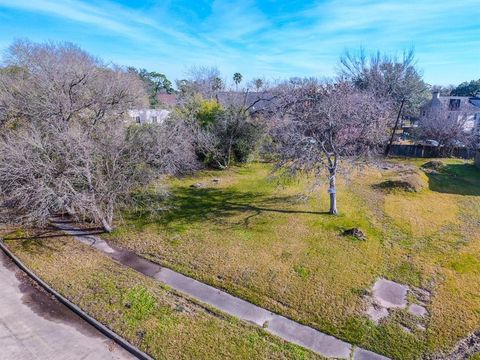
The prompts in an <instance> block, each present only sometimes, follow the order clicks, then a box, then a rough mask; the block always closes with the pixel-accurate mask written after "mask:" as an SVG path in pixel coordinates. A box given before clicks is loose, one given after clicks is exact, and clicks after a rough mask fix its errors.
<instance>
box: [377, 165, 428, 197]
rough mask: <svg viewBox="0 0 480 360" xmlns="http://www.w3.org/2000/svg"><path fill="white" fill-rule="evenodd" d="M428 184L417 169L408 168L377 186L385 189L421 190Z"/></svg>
mask: <svg viewBox="0 0 480 360" xmlns="http://www.w3.org/2000/svg"><path fill="white" fill-rule="evenodd" d="M426 186H427V184H426V181H425V179H424V178H423V177H422V174H420V173H419V172H418V171H416V170H408V171H405V172H402V173H400V174H398V175H397V176H395V177H393V178H391V179H388V180H385V181H383V182H381V183H380V184H377V185H376V187H377V188H379V189H382V190H385V191H407V192H420V191H422V190H423V189H425V188H426Z"/></svg>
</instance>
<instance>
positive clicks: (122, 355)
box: [0, 251, 134, 360]
mask: <svg viewBox="0 0 480 360" xmlns="http://www.w3.org/2000/svg"><path fill="white" fill-rule="evenodd" d="M0 359H2V360H57V359H58V360H66V359H68V360H94V359H95V360H97V359H98V360H100V359H101V360H104V359H107V360H110V359H111V360H113V359H115V360H123V359H129V360H130V359H134V357H133V356H132V355H130V353H128V352H127V351H125V350H123V349H122V348H120V347H119V346H118V345H117V344H115V343H114V342H113V341H112V340H110V339H108V338H107V337H105V336H104V335H103V334H101V333H100V332H98V331H97V330H96V329H95V328H94V327H92V326H91V325H90V324H88V323H86V322H85V321H84V320H83V319H81V318H80V317H78V316H77V315H76V314H74V313H72V312H71V311H70V310H69V309H68V308H67V307H66V306H64V305H63V304H61V303H59V302H58V301H56V300H55V299H53V298H52V297H51V296H50V295H49V294H47V293H46V292H45V291H44V290H43V289H39V288H38V287H37V285H36V284H35V283H34V282H33V281H32V280H31V279H30V278H29V277H28V276H27V275H26V274H25V273H23V272H22V271H20V270H19V269H18V268H17V267H16V266H15V265H14V264H13V262H12V261H11V260H10V259H9V258H7V257H6V255H5V254H4V253H3V252H2V251H0Z"/></svg>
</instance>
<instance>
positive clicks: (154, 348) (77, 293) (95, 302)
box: [6, 237, 320, 359]
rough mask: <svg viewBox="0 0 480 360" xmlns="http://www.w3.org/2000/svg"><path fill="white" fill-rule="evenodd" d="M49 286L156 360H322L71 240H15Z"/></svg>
mask: <svg viewBox="0 0 480 360" xmlns="http://www.w3.org/2000/svg"><path fill="white" fill-rule="evenodd" d="M6 243H7V244H8V246H9V247H10V248H11V249H12V250H13V251H14V252H15V254H16V255H17V256H19V257H20V259H22V261H24V262H25V263H26V264H27V266H29V267H30V268H31V269H33V270H34V271H35V272H36V273H37V274H38V275H39V276H40V277H42V278H43V279H44V280H45V281H47V282H48V283H49V284H50V285H51V286H53V287H54V288H55V289H57V290H58V291H60V293H62V294H63V295H64V296H66V297H67V298H69V299H70V300H71V301H73V302H74V303H76V304H77V305H79V306H80V307H81V308H82V309H84V310H85V311H86V312H88V313H89V314H90V315H92V316H93V317H94V318H96V319H97V320H99V321H101V322H102V323H103V324H105V325H107V326H108V327H109V328H111V329H113V330H114V331H115V332H117V333H118V334H120V335H121V336H123V337H124V338H126V339H128V340H129V341H130V342H131V343H133V344H135V345H136V346H138V347H140V348H141V349H142V350H144V351H146V352H148V353H149V354H151V355H152V356H154V357H155V358H157V359H319V358H320V357H318V356H316V355H314V354H312V353H311V352H309V351H306V350H304V349H302V348H300V347H298V346H294V345H291V344H287V343H285V342H283V341H281V340H280V339H277V338H274V337H272V336H270V335H268V334H266V333H265V332H264V331H263V330H261V329H259V328H257V327H254V326H250V325H247V324H244V323H242V322H240V321H237V320H235V319H233V318H231V317H229V316H224V315H221V314H216V313H214V312H212V311H209V310H206V309H204V308H203V307H200V306H198V305H197V304H195V303H193V302H191V301H189V300H187V299H185V298H183V297H181V296H178V295H177V294H175V293H173V292H172V291H171V290H169V289H168V288H167V287H162V286H161V285H160V284H158V282H156V281H154V280H152V279H149V278H146V277H145V276H143V275H140V274H139V273H136V272H135V271H133V270H129V269H127V268H124V267H123V266H121V265H120V264H118V263H116V262H115V261H113V260H111V259H109V258H107V257H105V256H103V255H102V254H100V253H98V252H97V251H95V250H92V249H90V248H88V247H87V246H85V245H83V244H79V243H77V242H75V241H74V240H72V239H71V238H58V237H57V238H49V239H41V240H38V239H37V240H23V241H22V240H10V241H8V240H7V241H6Z"/></svg>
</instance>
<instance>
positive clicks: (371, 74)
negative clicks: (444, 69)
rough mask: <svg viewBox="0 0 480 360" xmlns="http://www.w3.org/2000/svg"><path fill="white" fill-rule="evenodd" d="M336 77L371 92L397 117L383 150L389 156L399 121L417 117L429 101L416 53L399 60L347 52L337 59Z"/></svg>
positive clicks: (404, 55)
mask: <svg viewBox="0 0 480 360" xmlns="http://www.w3.org/2000/svg"><path fill="white" fill-rule="evenodd" d="M339 76H340V78H341V79H343V80H347V81H351V82H352V83H353V84H354V85H355V86H356V87H357V88H359V89H361V90H367V91H370V92H372V93H373V94H374V95H375V97H376V98H377V99H378V100H379V101H380V100H381V101H383V102H384V103H385V104H388V105H389V106H390V108H391V112H392V114H393V113H394V112H395V113H396V114H397V115H396V121H395V122H394V125H393V129H392V133H391V137H390V141H389V142H388V145H387V147H386V150H385V155H388V153H389V151H390V147H391V145H392V143H393V140H394V136H395V133H396V131H397V128H398V124H399V122H400V119H401V117H402V116H405V115H408V116H417V114H418V111H419V108H420V106H421V105H423V103H424V102H425V101H426V100H427V99H428V97H429V92H428V87H427V84H426V83H425V82H424V81H423V80H422V75H421V73H420V71H419V70H418V68H417V66H416V60H415V52H414V51H413V50H409V51H404V52H403V56H402V57H401V58H398V57H397V56H392V55H388V54H382V53H381V52H380V51H377V52H376V53H373V54H371V55H367V54H366V52H365V50H364V49H360V50H359V51H357V52H349V51H346V52H345V54H344V55H343V56H342V57H341V58H340V71H339Z"/></svg>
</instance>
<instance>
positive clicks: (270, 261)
mask: <svg viewBox="0 0 480 360" xmlns="http://www.w3.org/2000/svg"><path fill="white" fill-rule="evenodd" d="M423 162H424V161H423ZM421 163H422V162H421V161H417V162H416V164H417V165H420V164H421ZM450 163H451V165H449V167H448V169H447V173H446V174H442V175H430V177H429V178H428V179H427V181H428V182H429V189H427V190H425V191H422V192H421V193H418V194H405V193H390V194H385V193H383V192H382V191H380V190H378V189H375V188H374V187H373V186H372V185H374V184H377V183H378V182H380V181H382V178H384V177H385V176H388V175H392V174H391V172H390V174H389V173H388V172H385V171H384V172H383V173H382V172H379V171H368V172H366V171H363V172H361V173H358V174H356V175H353V176H351V177H350V180H349V181H348V182H345V181H341V182H340V190H339V194H338V195H339V207H340V211H341V215H340V216H338V217H332V216H329V215H326V214H323V213H317V212H316V211H319V210H323V209H327V196H326V192H325V191H324V189H322V191H318V192H315V193H312V194H310V195H311V196H310V197H309V199H308V200H307V201H306V202H305V201H300V198H301V195H302V194H305V192H306V189H308V188H309V183H308V181H307V180H306V179H305V178H302V179H300V180H291V181H278V180H273V181H272V180H271V179H270V178H269V173H270V167H269V166H268V165H265V164H251V165H249V166H246V167H242V168H234V169H231V170H228V171H224V172H219V171H206V172H203V173H200V174H198V175H196V176H195V177H191V178H184V179H181V180H174V181H172V183H171V190H172V197H171V198H170V199H169V200H168V201H167V202H168V204H169V205H170V206H171V209H170V210H169V211H157V212H152V211H146V210H144V209H137V210H136V211H131V212H130V213H128V214H125V223H124V224H123V225H122V226H120V228H119V229H118V230H117V231H116V232H115V233H114V234H112V235H111V236H110V238H111V240H112V241H115V242H116V243H117V244H119V245H121V246H124V247H128V248H130V249H133V250H135V251H137V252H138V253H141V254H143V255H144V256H146V257H148V258H150V259H153V260H155V261H157V262H159V263H161V264H164V265H167V266H169V267H171V268H174V269H176V270H179V271H181V272H183V273H186V274H188V275H191V276H193V277H195V278H198V279H200V280H202V281H205V282H207V283H210V284H213V285H214V286H217V287H221V288H224V289H226V290H228V291H229V292H231V293H233V294H236V295H238V296H241V297H243V298H245V299H248V300H250V301H252V302H254V303H257V304H260V305H263V306H265V307H267V308H269V309H271V310H274V311H277V312H280V313H282V314H285V315H287V316H290V317H292V318H294V319H296V320H299V321H301V322H303V323H306V324H309V325H311V326H313V327H316V328H318V329H320V330H323V331H326V332H329V333H331V334H334V335H336V336H339V337H341V338H343V339H346V340H348V341H352V342H354V343H357V344H359V345H362V346H364V347H367V348H370V349H372V350H375V351H377V352H380V353H383V354H386V355H389V356H392V357H394V358H398V359H409V358H416V357H418V356H419V355H420V354H422V353H425V352H432V351H438V350H441V349H446V348H448V347H450V346H452V345H453V344H454V343H455V342H456V341H457V340H458V339H459V338H460V337H462V336H465V335H466V334H467V333H468V332H469V331H472V330H474V329H475V328H476V327H478V326H479V324H480V297H479V296H478V294H480V281H479V280H480V261H479V258H478V253H479V252H478V251H479V250H480V223H479V221H478V219H479V218H480V201H479V199H480V190H479V189H480V172H479V171H478V170H476V169H475V168H474V167H473V166H472V165H468V164H463V163H462V162H459V161H454V160H453V161H450ZM213 178H219V179H220V181H219V182H218V184H217V183H215V182H213V181H212V179H213ZM198 182H200V183H203V184H204V185H205V187H202V188H192V187H190V185H191V184H194V183H198ZM143 197H144V200H145V201H147V202H149V203H150V204H155V203H156V202H157V201H160V199H157V198H155V196H153V195H151V194H148V193H147V194H144V195H143ZM153 207H155V206H153ZM156 207H157V208H158V207H161V205H160V206H156ZM150 208H152V206H150ZM352 226H357V227H360V228H362V229H363V230H364V231H365V232H366V233H367V235H368V241H366V242H360V241H355V240H353V239H350V238H346V237H343V236H340V235H339V234H340V232H341V230H342V229H345V228H348V227H352ZM379 276H386V277H387V278H390V279H393V280H397V281H401V282H405V283H408V284H410V285H415V286H422V287H425V288H428V289H430V290H433V292H434V296H433V300H432V303H431V305H430V306H429V311H430V312H431V314H432V316H431V319H430V321H429V323H428V324H426V325H427V331H426V332H425V333H424V332H422V331H414V332H413V333H412V334H407V333H405V332H404V331H403V330H401V329H400V327H398V325H397V323H398V321H400V322H403V323H404V324H408V322H409V320H408V316H406V314H405V313H404V312H402V311H400V312H398V313H397V314H396V315H395V319H396V321H387V322H384V323H383V324H382V325H380V326H376V325H374V324H373V323H371V322H370V321H369V320H368V319H367V318H366V317H364V316H362V314H361V312H362V308H363V307H364V306H365V305H364V303H363V301H362V295H363V294H364V289H366V288H369V287H370V286H371V285H372V284H373V282H374V281H375V279H376V278H377V277H379Z"/></svg>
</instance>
